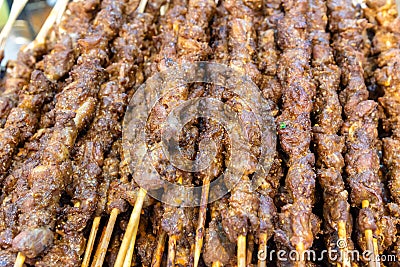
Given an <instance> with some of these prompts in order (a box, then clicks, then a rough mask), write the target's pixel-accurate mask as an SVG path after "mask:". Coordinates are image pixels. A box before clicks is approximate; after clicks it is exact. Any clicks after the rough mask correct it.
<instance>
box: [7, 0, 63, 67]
mask: <svg viewBox="0 0 400 267" xmlns="http://www.w3.org/2000/svg"><path fill="white" fill-rule="evenodd" d="M55 2H56V0H47V1H44V0H30V1H29V2H28V4H27V5H26V6H25V8H24V10H23V11H22V12H21V14H20V15H19V17H18V19H17V21H16V22H15V23H14V26H13V28H12V30H11V33H10V35H9V37H8V39H7V43H6V47H5V51H4V54H5V56H4V60H3V61H2V63H1V69H2V70H4V68H5V65H6V63H7V61H8V60H9V59H16V58H17V53H18V50H19V48H20V47H21V46H22V45H26V44H28V43H29V42H30V41H32V40H33V39H34V38H35V36H36V34H37V33H38V32H39V30H40V28H41V27H42V24H43V23H44V21H45V20H46V18H47V15H48V14H49V13H50V11H51V8H52V7H53V6H54V4H55ZM12 3H13V1H10V0H0V30H1V29H2V28H3V27H4V25H5V23H6V22H7V18H8V14H9V12H10V7H11V5H12Z"/></svg>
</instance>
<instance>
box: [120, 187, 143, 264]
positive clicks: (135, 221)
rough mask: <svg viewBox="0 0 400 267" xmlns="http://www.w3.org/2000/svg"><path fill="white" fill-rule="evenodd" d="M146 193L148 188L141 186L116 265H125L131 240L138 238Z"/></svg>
mask: <svg viewBox="0 0 400 267" xmlns="http://www.w3.org/2000/svg"><path fill="white" fill-rule="evenodd" d="M146 195H147V192H146V190H144V189H143V188H140V189H139V193H138V196H137V199H136V202H135V207H134V208H133V211H132V214H131V217H130V219H129V223H128V226H127V227H126V231H125V235H124V238H123V239H122V243H121V247H120V249H119V251H118V255H117V259H116V261H115V264H114V266H115V267H119V266H123V263H124V261H125V257H126V255H127V251H128V249H129V244H130V243H131V242H132V241H131V240H132V239H136V232H137V227H138V225H139V220H140V213H141V211H142V207H143V202H144V199H145V197H146ZM135 228H136V231H135ZM133 242H134V241H133Z"/></svg>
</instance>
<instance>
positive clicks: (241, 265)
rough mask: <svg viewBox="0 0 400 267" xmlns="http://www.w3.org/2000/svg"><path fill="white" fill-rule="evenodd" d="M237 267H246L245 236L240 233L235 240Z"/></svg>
mask: <svg viewBox="0 0 400 267" xmlns="http://www.w3.org/2000/svg"><path fill="white" fill-rule="evenodd" d="M237 264H238V267H246V236H245V235H240V236H239V237H238V240H237Z"/></svg>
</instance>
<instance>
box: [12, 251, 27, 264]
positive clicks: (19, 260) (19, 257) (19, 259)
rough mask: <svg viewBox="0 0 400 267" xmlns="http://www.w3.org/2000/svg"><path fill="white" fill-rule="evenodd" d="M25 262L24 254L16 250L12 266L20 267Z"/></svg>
mask: <svg viewBox="0 0 400 267" xmlns="http://www.w3.org/2000/svg"><path fill="white" fill-rule="evenodd" d="M24 262H25V255H24V254H22V253H21V252H18V255H17V259H16V260H15V264H14V267H22V266H23V265H24Z"/></svg>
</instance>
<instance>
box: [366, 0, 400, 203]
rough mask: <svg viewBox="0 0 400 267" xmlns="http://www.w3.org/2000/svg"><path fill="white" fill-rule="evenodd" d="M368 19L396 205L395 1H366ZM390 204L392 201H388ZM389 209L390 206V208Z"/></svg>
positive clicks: (399, 47)
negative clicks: (371, 28) (371, 29)
mask: <svg viewBox="0 0 400 267" xmlns="http://www.w3.org/2000/svg"><path fill="white" fill-rule="evenodd" d="M367 4H368V7H369V8H368V9H367V10H368V11H369V12H370V14H369V16H368V19H369V21H370V22H371V23H374V24H375V25H374V26H375V27H374V29H375V36H374V39H373V47H372V52H373V53H374V55H376V56H377V59H376V64H377V65H378V67H377V69H376V70H375V73H374V74H375V75H374V77H375V80H376V83H377V86H378V88H379V90H381V91H383V93H384V95H383V96H382V97H380V98H379V99H378V101H379V104H380V105H381V106H382V107H383V110H384V118H383V130H384V131H385V132H386V134H389V135H390V136H389V137H387V138H383V139H382V141H383V161H384V164H385V166H386V167H387V169H388V173H387V178H388V179H387V180H388V183H389V189H390V193H391V195H392V198H393V201H394V203H395V204H396V205H398V206H399V205H400V178H399V177H400V176H399V175H400V119H399V117H400V95H399V90H398V86H399V83H400V66H399V62H400V56H399V52H400V44H399V41H400V29H399V27H398V25H399V23H400V20H399V18H398V16H397V9H396V4H395V2H374V1H368V2H367ZM390 205H393V204H390ZM392 209H393V207H392Z"/></svg>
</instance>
